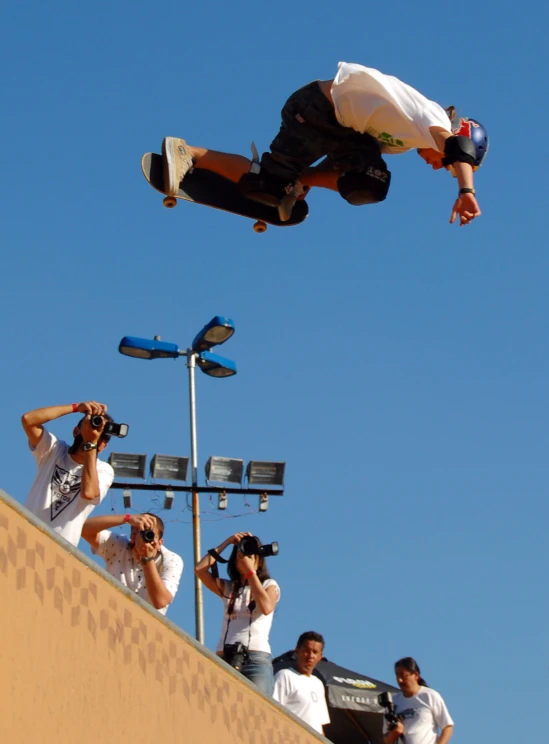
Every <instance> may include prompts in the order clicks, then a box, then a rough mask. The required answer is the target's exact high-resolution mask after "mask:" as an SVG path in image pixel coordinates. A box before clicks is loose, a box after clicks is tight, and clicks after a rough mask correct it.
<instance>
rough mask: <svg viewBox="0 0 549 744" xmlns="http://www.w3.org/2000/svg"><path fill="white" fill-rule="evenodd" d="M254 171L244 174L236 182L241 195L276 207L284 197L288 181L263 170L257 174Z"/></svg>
mask: <svg viewBox="0 0 549 744" xmlns="http://www.w3.org/2000/svg"><path fill="white" fill-rule="evenodd" d="M254 171H255V169H254ZM254 171H250V172H249V173H245V174H244V175H243V176H242V178H241V179H240V181H239V182H238V188H239V189H240V191H241V193H242V194H243V196H245V197H246V198H248V199H253V200H254V201H258V202H261V203H262V204H266V205H267V206H269V207H277V206H278V205H279V204H280V202H281V201H282V199H283V198H284V197H285V196H286V193H287V192H286V187H287V186H288V179H285V178H281V177H280V176H275V175H273V174H272V173H269V172H268V171H267V170H265V168H261V169H260V170H259V172H254Z"/></svg>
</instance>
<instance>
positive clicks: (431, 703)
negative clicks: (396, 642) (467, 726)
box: [383, 656, 454, 744]
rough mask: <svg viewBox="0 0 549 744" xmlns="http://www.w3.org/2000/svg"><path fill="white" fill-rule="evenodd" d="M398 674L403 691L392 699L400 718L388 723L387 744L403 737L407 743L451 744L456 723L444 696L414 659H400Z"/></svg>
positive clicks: (384, 739)
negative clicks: (429, 682) (431, 686)
mask: <svg viewBox="0 0 549 744" xmlns="http://www.w3.org/2000/svg"><path fill="white" fill-rule="evenodd" d="M395 675H396V680H397V684H398V686H399V687H400V689H401V690H402V692H399V693H397V694H396V695H395V696H394V699H393V702H394V704H395V712H396V714H397V715H398V718H399V721H398V723H397V724H396V725H395V726H394V727H393V726H388V724H387V722H385V724H384V729H383V731H384V737H383V741H384V742H385V744H394V742H396V741H397V740H398V739H399V738H400V737H401V736H402V737H403V738H404V741H405V742H406V744H448V742H449V741H450V738H451V736H452V733H453V731H454V722H453V720H452V718H451V716H450V714H449V713H448V708H447V707H446V704H445V702H444V700H443V699H442V697H441V695H440V694H439V693H438V692H436V690H433V689H431V688H430V687H428V686H427V683H426V682H425V680H424V679H423V678H422V677H421V672H420V669H419V666H418V664H417V662H416V661H415V659H412V658H411V657H410V656H407V657H405V658H403V659H399V661H397V662H396V664H395ZM439 732H440V733H439Z"/></svg>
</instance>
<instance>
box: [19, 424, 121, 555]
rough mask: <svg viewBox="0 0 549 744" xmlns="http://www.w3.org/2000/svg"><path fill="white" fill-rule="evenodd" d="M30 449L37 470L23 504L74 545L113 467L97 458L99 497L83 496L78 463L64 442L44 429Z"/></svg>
mask: <svg viewBox="0 0 549 744" xmlns="http://www.w3.org/2000/svg"><path fill="white" fill-rule="evenodd" d="M30 450H31V452H32V454H33V455H34V459H35V460H36V465H37V468H38V472H37V473H36V478H35V479H34V483H33V484H32V486H31V490H30V491H29V495H28V496H27V500H26V502H25V506H26V507H27V509H29V510H30V511H31V512H32V513H33V514H35V515H36V516H37V517H39V518H40V519H41V520H42V521H43V522H45V523H46V524H47V525H48V527H51V529H52V530H54V531H55V532H58V533H59V534H60V535H62V536H63V537H64V538H65V540H68V542H70V543H72V545H74V546H75V547H76V546H77V545H78V541H79V540H80V535H81V533H82V526H83V524H84V522H85V521H86V519H87V518H88V517H89V515H90V512H92V511H93V509H94V508H95V507H96V506H97V505H98V504H100V503H101V501H102V499H103V498H105V496H106V494H107V491H108V490H109V488H110V485H111V483H112V481H113V478H114V470H113V469H112V468H111V466H110V465H109V464H108V463H107V462H103V460H97V477H98V479H99V492H100V494H99V498H97V499H93V500H89V499H84V498H82V497H81V496H80V485H81V481H82V465H79V464H78V463H77V462H75V461H74V460H73V459H72V457H71V456H70V455H69V445H68V444H67V443H66V442H63V441H62V440H61V439H57V437H55V436H54V435H53V434H52V433H51V432H49V431H47V429H44V432H43V434H42V437H41V438H40V441H39V442H38V444H37V445H36V447H35V448H34V449H33V448H32V447H31V448H30Z"/></svg>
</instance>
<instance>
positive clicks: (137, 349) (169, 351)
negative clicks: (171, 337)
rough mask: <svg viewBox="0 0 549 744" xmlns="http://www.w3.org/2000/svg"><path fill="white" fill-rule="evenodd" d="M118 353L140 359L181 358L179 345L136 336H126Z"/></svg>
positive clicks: (158, 339) (119, 346) (120, 344)
mask: <svg viewBox="0 0 549 744" xmlns="http://www.w3.org/2000/svg"><path fill="white" fill-rule="evenodd" d="M118 351H119V352H120V353H121V354H125V355H126V356H131V357H137V358H138V359H177V357H178V356H180V352H179V347H178V346H177V344H172V343H169V342H168V341H161V340H160V338H154V339H148V338H137V337H136V336H124V338H123V339H122V341H120V343H119V344H118Z"/></svg>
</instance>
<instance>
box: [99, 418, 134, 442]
mask: <svg viewBox="0 0 549 744" xmlns="http://www.w3.org/2000/svg"><path fill="white" fill-rule="evenodd" d="M102 424H103V416H99V415H98V414H96V415H95V416H91V417H90V426H91V428H92V429H100V428H101V426H102ZM129 428H130V427H129V426H128V424H115V423H114V421H106V422H105V426H104V428H103V432H102V434H104V435H105V436H109V437H119V438H120V439H122V438H123V437H127V436H128V429H129Z"/></svg>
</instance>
